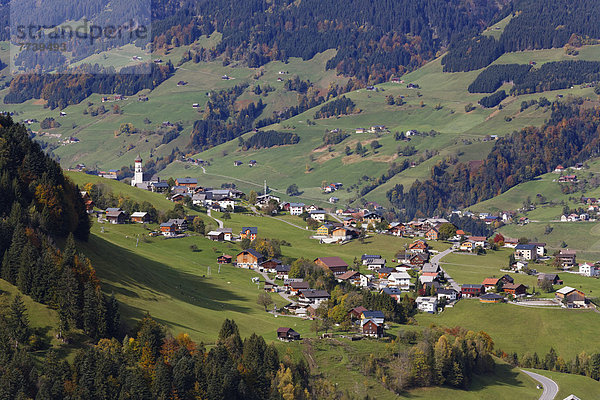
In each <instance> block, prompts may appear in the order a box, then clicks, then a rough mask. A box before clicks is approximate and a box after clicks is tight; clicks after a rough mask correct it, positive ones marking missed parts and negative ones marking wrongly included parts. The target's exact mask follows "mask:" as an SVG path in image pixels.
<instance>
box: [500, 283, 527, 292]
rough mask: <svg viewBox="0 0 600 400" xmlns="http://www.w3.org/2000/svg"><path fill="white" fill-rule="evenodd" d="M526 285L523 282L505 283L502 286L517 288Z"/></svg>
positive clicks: (504, 287)
mask: <svg viewBox="0 0 600 400" xmlns="http://www.w3.org/2000/svg"><path fill="white" fill-rule="evenodd" d="M521 286H523V287H526V286H525V285H523V284H522V283H505V284H504V286H502V288H503V289H512V290H514V289H517V288H518V287H521Z"/></svg>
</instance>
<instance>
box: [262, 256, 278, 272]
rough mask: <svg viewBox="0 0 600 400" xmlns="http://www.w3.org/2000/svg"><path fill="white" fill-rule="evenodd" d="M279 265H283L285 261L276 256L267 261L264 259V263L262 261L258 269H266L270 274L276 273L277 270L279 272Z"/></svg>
mask: <svg viewBox="0 0 600 400" xmlns="http://www.w3.org/2000/svg"><path fill="white" fill-rule="evenodd" d="M278 265H283V262H282V261H281V260H278V259H276V258H271V259H269V260H267V261H263V262H262V263H260V265H259V267H258V269H259V271H261V272H263V271H264V272H268V273H270V274H274V273H275V272H277V266H278Z"/></svg>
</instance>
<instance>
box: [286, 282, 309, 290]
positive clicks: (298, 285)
mask: <svg viewBox="0 0 600 400" xmlns="http://www.w3.org/2000/svg"><path fill="white" fill-rule="evenodd" d="M290 287H291V288H292V289H308V288H310V285H309V284H308V282H304V281H302V282H290Z"/></svg>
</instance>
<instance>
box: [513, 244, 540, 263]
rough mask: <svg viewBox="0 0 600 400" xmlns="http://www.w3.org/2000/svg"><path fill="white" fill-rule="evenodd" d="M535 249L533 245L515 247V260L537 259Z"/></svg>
mask: <svg viewBox="0 0 600 400" xmlns="http://www.w3.org/2000/svg"><path fill="white" fill-rule="evenodd" d="M537 256H538V253H537V247H536V246H535V245H534V244H518V245H517V247H515V258H516V259H517V260H527V261H530V260H535V259H537Z"/></svg>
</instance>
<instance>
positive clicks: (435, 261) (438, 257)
mask: <svg viewBox="0 0 600 400" xmlns="http://www.w3.org/2000/svg"><path fill="white" fill-rule="evenodd" d="M453 251H454V249H452V247H451V248H449V249H448V250H444V251H442V252H441V253H438V254H436V255H435V256H433V257H432V258H431V261H430V262H431V264H433V265H436V264H437V265H439V264H440V261H441V259H442V258H444V257H445V256H447V255H448V254H450V253H452V252H453ZM440 268H441V267H440ZM442 271H444V268H442ZM444 276H445V277H446V279H447V280H448V283H449V284H450V286H452V289H454V290H456V291H457V292H459V293H460V285H459V284H458V283H456V281H455V280H454V279H452V277H451V276H450V275H448V273H447V272H446V271H444Z"/></svg>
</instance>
